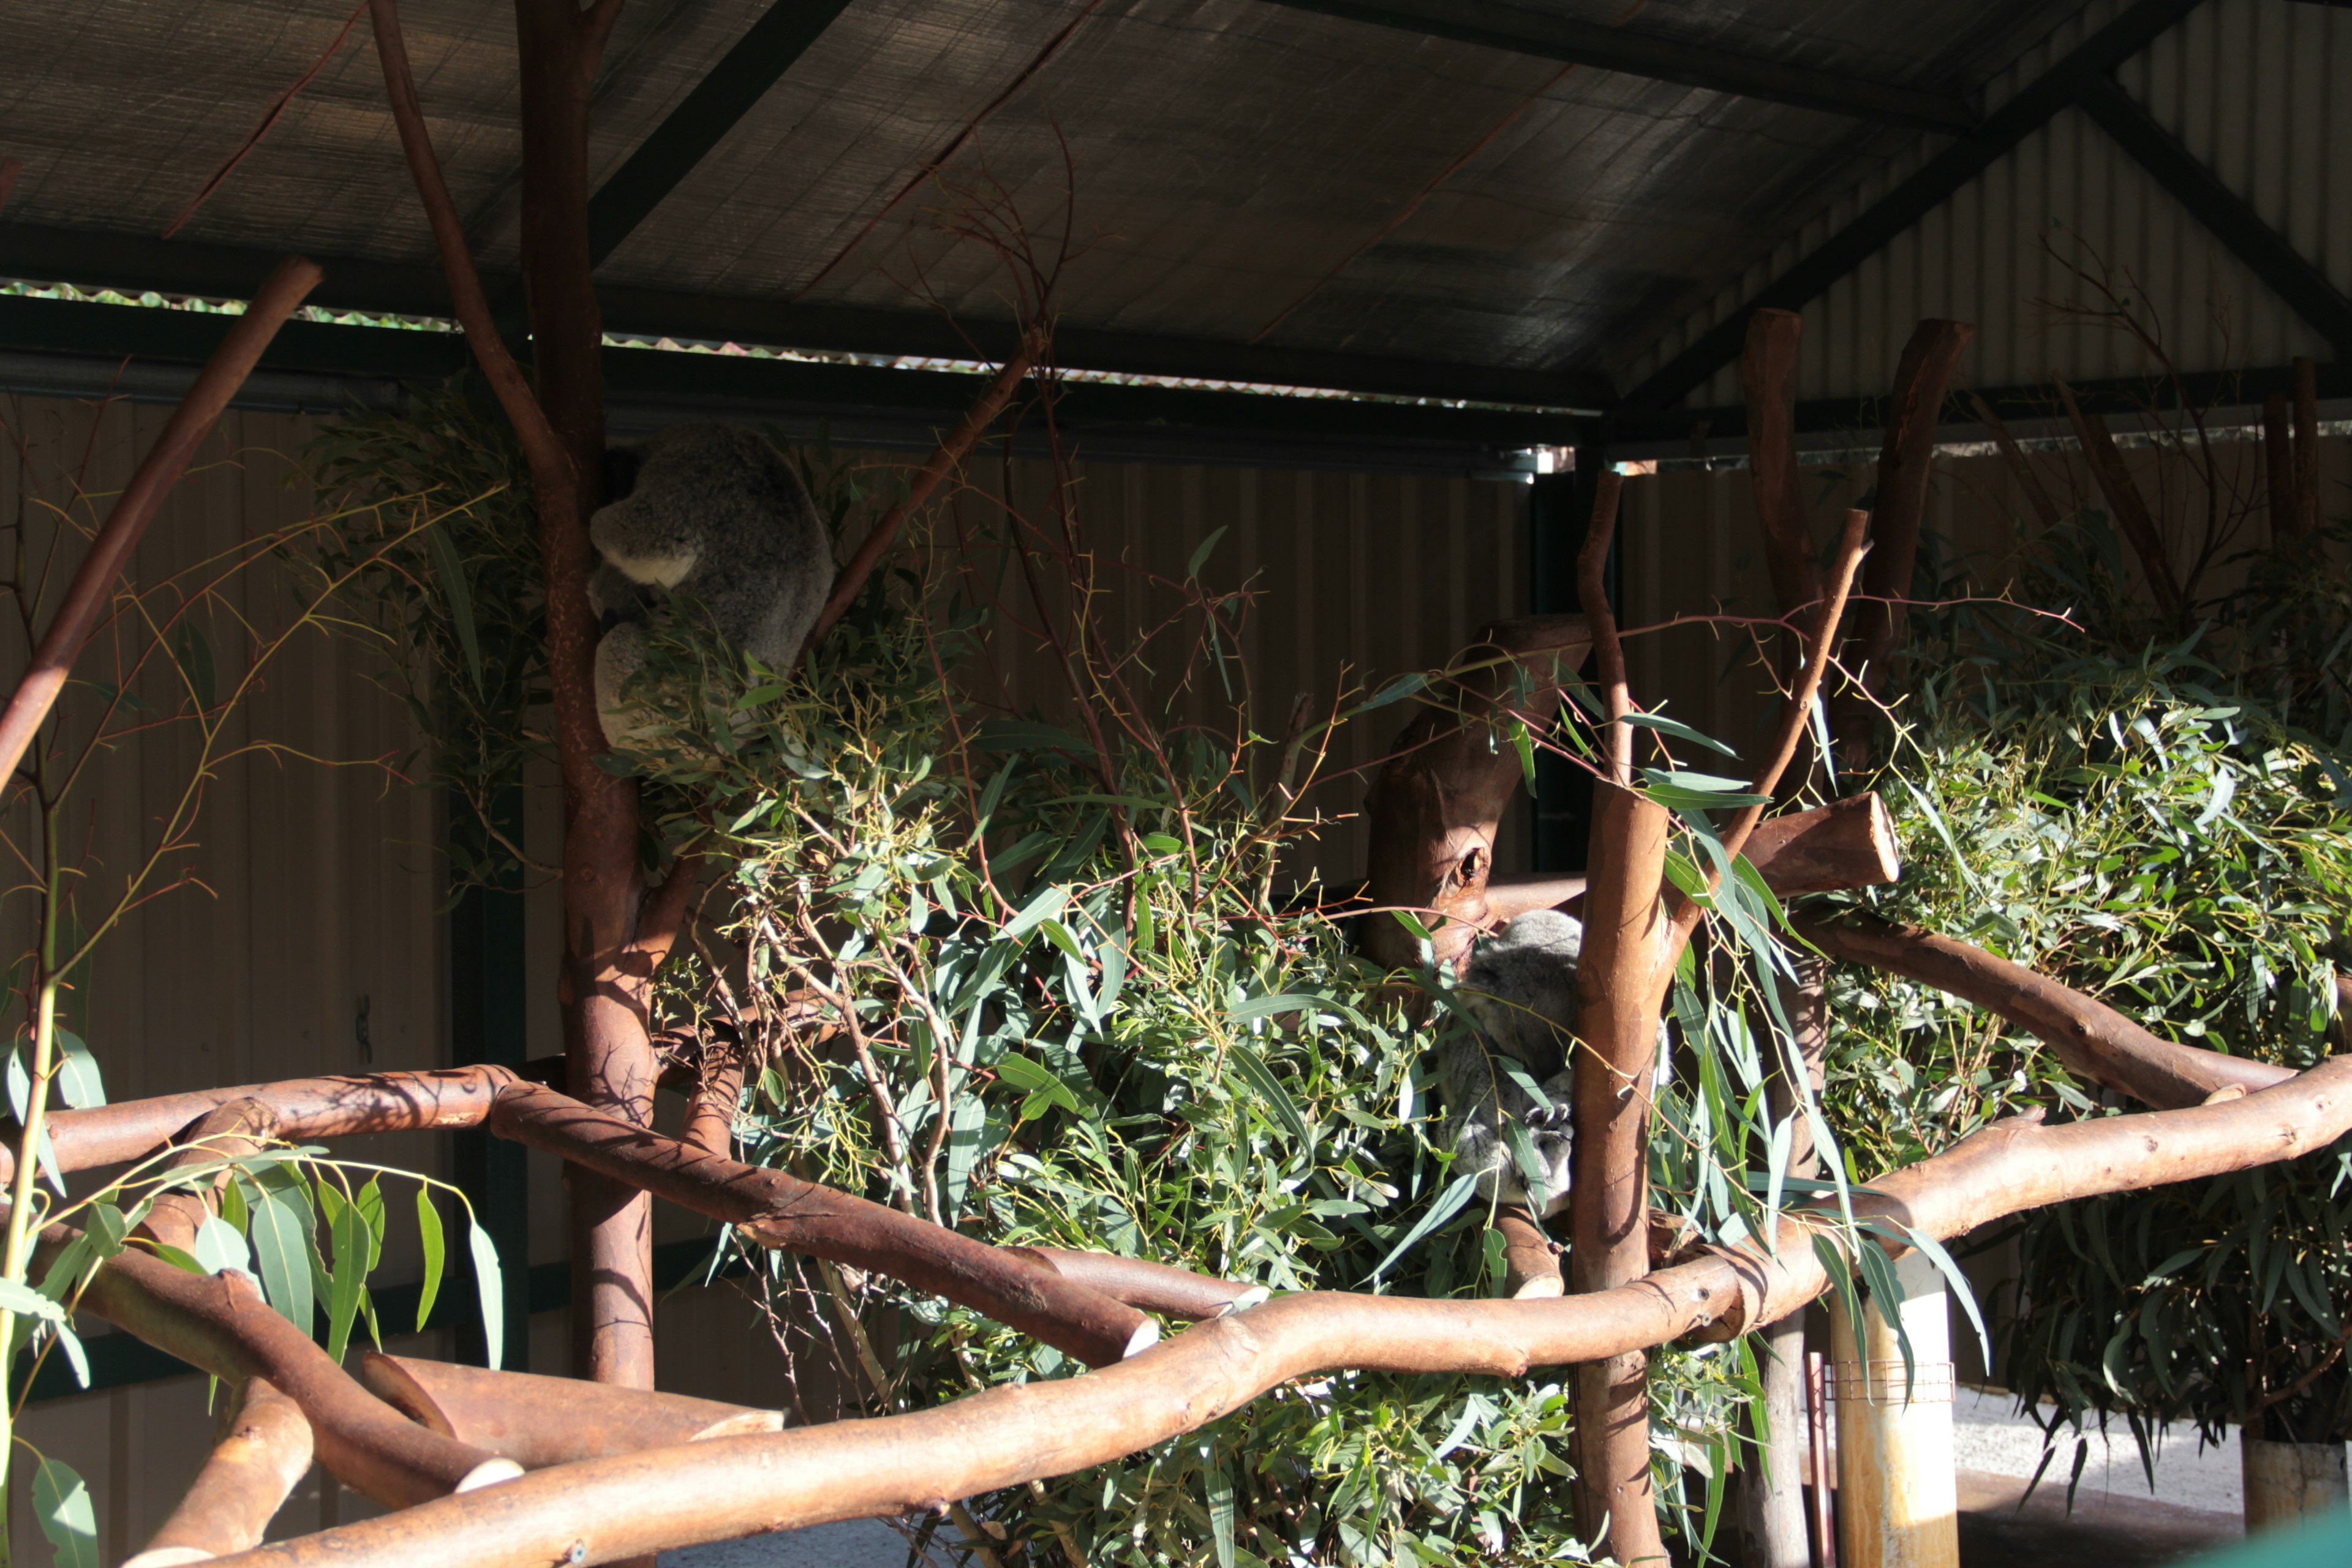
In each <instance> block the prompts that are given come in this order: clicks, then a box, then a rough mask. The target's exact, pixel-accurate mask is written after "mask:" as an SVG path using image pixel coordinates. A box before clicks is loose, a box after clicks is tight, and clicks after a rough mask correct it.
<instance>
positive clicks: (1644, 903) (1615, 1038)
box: [1569, 474, 1674, 1568]
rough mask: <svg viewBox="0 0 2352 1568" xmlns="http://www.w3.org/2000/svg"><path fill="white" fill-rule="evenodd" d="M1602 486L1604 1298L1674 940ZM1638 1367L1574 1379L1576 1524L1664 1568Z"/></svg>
mask: <svg viewBox="0 0 2352 1568" xmlns="http://www.w3.org/2000/svg"><path fill="white" fill-rule="evenodd" d="M1617 489H1618V487H1617V480H1616V476H1614V475H1613V474H1612V475H1609V476H1606V477H1604V478H1603V479H1601V483H1600V486H1599V489H1598V493H1597V495H1596V496H1595V498H1594V500H1593V508H1592V527H1591V530H1590V531H1588V532H1587V533H1586V535H1585V540H1584V552H1583V554H1582V556H1581V558H1580V561H1579V563H1578V575H1579V578H1580V583H1581V585H1582V589H1583V593H1584V600H1585V604H1584V610H1585V616H1586V618H1587V620H1588V621H1589V622H1590V623H1591V628H1592V644H1593V653H1594V655H1595V658H1596V662H1597V666H1598V673H1599V675H1600V678H1601V696H1602V699H1603V700H1604V701H1605V702H1606V704H1607V706H1608V712H1609V716H1610V718H1611V720H1612V723H1611V724H1610V725H1609V726H1608V728H1607V730H1606V731H1604V738H1605V745H1606V754H1607V756H1608V758H1609V761H1608V763H1607V772H1606V773H1605V775H1604V777H1603V778H1602V780H1601V783H1599V784H1596V785H1595V786H1594V788H1593V800H1592V805H1593V811H1592V841H1591V867H1590V869H1589V871H1588V873H1587V875H1588V877H1589V879H1590V880H1589V884H1588V886H1587V887H1586V889H1585V895H1584V956H1583V961H1582V962H1581V963H1580V964H1579V965H1578V966H1577V981H1576V1016H1577V1034H1578V1037H1579V1038H1578V1041H1577V1044H1576V1050H1577V1058H1576V1088H1575V1090H1574V1093H1573V1096H1572V1100H1571V1103H1570V1108H1569V1110H1570V1124H1571V1125H1572V1126H1573V1127H1574V1128H1575V1131H1576V1144H1575V1150H1574V1152H1573V1153H1572V1154H1571V1156H1570V1170H1571V1172H1572V1173H1573V1185H1572V1186H1571V1188H1570V1193H1569V1229H1570V1236H1571V1237H1573V1240H1574V1246H1573V1247H1572V1249H1571V1250H1570V1254H1569V1264H1570V1283H1571V1284H1572V1286H1573V1288H1574V1289H1575V1290H1576V1292H1577V1293H1578V1294H1580V1295H1581V1294H1584V1293H1587V1292H1591V1291H1600V1290H1612V1289H1616V1288H1618V1287H1619V1286H1622V1285H1627V1284H1630V1283H1632V1282H1633V1281H1634V1280H1636V1279H1641V1278H1642V1277H1643V1275H1644V1274H1646V1273H1648V1272H1649V1268H1650V1235H1649V1165H1650V1160H1649V1128H1650V1094H1651V1084H1652V1075H1653V1073H1654V1070H1655V1068H1656V1065H1657V1052H1658V1008H1657V1005H1656V1002H1655V1000H1654V997H1655V981H1656V978H1657V974H1658V972H1659V970H1660V969H1661V967H1662V966H1663V965H1664V962H1665V953H1666V951H1667V942H1669V941H1670V940H1671V939H1672V937H1673V934H1674V927H1673V922H1672V921H1671V920H1670V918H1669V917H1668V915H1667V912H1666V907H1665V901H1664V899H1663V898H1662V897H1661V896H1660V889H1662V888H1663V886H1664V871H1665V858H1666V836H1667V831H1668V828H1669V826H1670V821H1669V818H1668V816H1667V812H1666V808H1665V807H1664V806H1663V805H1658V804H1657V802H1655V801H1654V800H1651V799H1649V798H1647V797H1646V796H1643V795H1636V794H1634V793H1633V787H1632V786H1633V728H1632V726H1630V725H1628V724H1625V723H1623V722H1621V721H1622V719H1623V718H1624V716H1625V715H1626V713H1627V712H1629V711H1630V710H1631V706H1632V699H1631V696H1630V694H1629V693H1628V691H1627V689H1626V684H1625V650H1624V648H1623V647H1622V646H1621V645H1620V644H1619V642H1618V640H1617V619H1616V616H1615V615H1614V614H1613V613H1612V611H1611V608H1610V606H1609V604H1608V602H1607V600H1606V598H1605V597H1604V596H1603V595H1602V593H1601V563H1602V562H1603V561H1604V560H1605V559H1606V558H1607V556H1608V553H1609V542H1610V538H1611V536H1612V535H1613V534H1614V533H1615V532H1616V529H1617ZM1649 1374H1650V1358H1649V1355H1648V1353H1647V1352H1643V1351H1627V1352H1622V1353H1621V1354H1617V1355H1612V1356H1605V1357H1601V1358H1598V1359H1595V1360H1593V1361H1590V1362H1587V1363H1584V1364H1583V1365H1581V1366H1579V1367H1578V1368H1577V1369H1576V1465H1577V1478H1576V1482H1577V1513H1578V1517H1579V1519H1580V1521H1581V1523H1582V1527H1583V1529H1584V1530H1585V1531H1587V1532H1588V1533H1589V1534H1597V1533H1598V1532H1599V1531H1600V1526H1601V1521H1603V1520H1606V1521H1608V1526H1609V1528H1608V1542H1607V1550H1608V1552H1609V1554H1610V1555H1611V1556H1612V1557H1615V1558H1616V1559H1617V1560H1618V1561H1619V1562H1620V1563H1625V1564H1627V1565H1628V1568H1633V1565H1636V1564H1640V1563H1664V1561H1665V1543H1664V1539H1663V1538H1662V1537H1661V1536H1660V1535H1659V1533H1658V1511H1657V1501H1656V1499H1655V1498H1654V1495H1653V1494H1652V1491H1651V1488H1650V1393H1649Z"/></svg>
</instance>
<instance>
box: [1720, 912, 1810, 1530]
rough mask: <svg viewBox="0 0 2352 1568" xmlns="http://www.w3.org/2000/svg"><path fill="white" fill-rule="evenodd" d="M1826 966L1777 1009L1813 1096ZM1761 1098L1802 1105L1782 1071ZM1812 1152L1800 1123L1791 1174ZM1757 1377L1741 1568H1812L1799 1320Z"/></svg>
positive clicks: (1772, 1347) (1758, 1347)
mask: <svg viewBox="0 0 2352 1568" xmlns="http://www.w3.org/2000/svg"><path fill="white" fill-rule="evenodd" d="M1828 986H1829V965H1828V963H1825V962H1824V961H1822V960H1821V959H1818V958H1805V959H1800V960H1799V961H1798V963H1797V984H1793V985H1791V984H1782V986H1781V988H1780V997H1781V1004H1782V1005H1783V1006H1784V1007H1786V1008H1787V1009H1788V1012H1789V1020H1790V1023H1791V1024H1792V1025H1794V1026H1795V1028H1796V1040H1795V1042H1794V1044H1795V1047H1796V1056H1797V1059H1798V1062H1799V1063H1800V1064H1801V1067H1800V1070H1801V1071H1802V1072H1803V1073H1804V1075H1805V1078H1806V1080H1807V1081H1808V1082H1809V1083H1810V1084H1811V1086H1812V1089H1813V1092H1814V1093H1815V1094H1816V1095H1819V1094H1820V1092H1821V1089H1822V1053H1823V1050H1824V1048H1825V1047H1827V1045H1828V1043H1829V992H1828ZM1765 1093H1766V1096H1767V1099H1768V1101H1769V1104H1770V1106H1771V1110H1772V1119H1773V1120H1774V1121H1784V1120H1786V1119H1787V1118H1788V1117H1789V1116H1790V1115H1791V1114H1793V1113H1795V1112H1796V1111H1797V1110H1799V1108H1800V1107H1801V1105H1802V1104H1803V1100H1802V1098H1801V1096H1800V1095H1799V1094H1798V1092H1797V1088H1796V1085H1795V1084H1794V1083H1793V1082H1792V1081H1791V1080H1790V1077H1789V1075H1788V1073H1787V1072H1786V1071H1779V1072H1775V1073H1774V1074H1773V1075H1772V1076H1771V1077H1770V1078H1769V1079H1767V1080H1766V1082H1765ZM1821 1164H1822V1162H1821V1156H1820V1155H1819V1154H1818V1153H1817V1152H1815V1150H1814V1148H1813V1132H1812V1128H1811V1125H1810V1124H1809V1123H1808V1122H1806V1121H1804V1120H1803V1119H1802V1118H1801V1117H1800V1118H1799V1120H1798V1121H1797V1123H1796V1126H1795V1130H1794V1135H1793V1137H1792V1138H1791V1139H1790V1155H1789V1173H1790V1175H1792V1176H1805V1177H1811V1176H1812V1175H1814V1174H1816V1173H1818V1172H1819V1171H1820V1170H1821ZM1753 1348H1754V1350H1755V1352H1756V1362H1757V1372H1758V1374H1759V1377H1760V1378H1761V1380H1762V1382H1763V1384H1764V1399H1763V1409H1762V1412H1761V1415H1762V1418H1763V1419H1762V1425H1763V1427H1764V1430H1763V1431H1762V1432H1760V1433H1759V1434H1757V1457H1758V1459H1759V1461H1760V1463H1759V1464H1757V1465H1754V1466H1751V1467H1750V1468H1748V1471H1747V1472H1746V1473H1745V1474H1744V1475H1743V1476H1742V1478H1741V1479H1742V1481H1743V1482H1744V1485H1743V1487H1742V1489H1741V1492H1740V1510H1739V1527H1740V1534H1741V1537H1742V1541H1741V1544H1742V1546H1743V1547H1744V1548H1745V1551H1744V1552H1743V1555H1742V1557H1741V1561H1742V1562H1743V1563H1745V1564H1746V1568H1810V1564H1811V1562H1812V1552H1811V1548H1810V1545H1809V1543H1808V1542H1807V1539H1806V1531H1805V1494H1804V1489H1803V1488H1802V1487H1801V1486H1800V1485H1799V1484H1798V1478H1799V1476H1801V1474H1802V1473H1803V1470H1804V1462H1805V1445H1806V1437H1807V1421H1806V1416H1807V1411H1806V1398H1805V1315H1804V1314H1803V1313H1802V1312H1792V1313H1790V1315H1789V1316H1787V1317H1785V1318H1783V1319H1781V1320H1780V1321H1779V1322H1777V1323H1773V1324H1771V1325H1769V1327H1767V1328H1765V1329H1764V1330H1763V1331H1761V1332H1759V1334H1758V1335H1757V1336H1756V1338H1755V1341H1754V1345H1753Z"/></svg>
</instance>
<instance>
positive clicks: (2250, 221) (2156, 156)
mask: <svg viewBox="0 0 2352 1568" xmlns="http://www.w3.org/2000/svg"><path fill="white" fill-rule="evenodd" d="M2083 110H2084V113H2086V114H2088V115H2089V116H2090V117H2091V118H2092V119H2093V120H2095V121H2098V124H2099V129H2100V130H2102V131H2105V132H2106V133H2107V134H2108V135H2109V136H2112V137H2114V138H2115V139H2116V142H2117V143H2119V144H2120V145H2121V146H2122V148H2123V150H2124V151H2125V152H2126V153H2130V154H2131V156H2132V161H2133V162H2134V163H2137V164H2138V165H2139V166H2140V167H2141V168H2143V169H2145V170H2147V172H2148V174H2150V175H2152V176H2153V177H2154V178H2155V180H2156V182H2157V184H2160V185H2162V186H2163V187H2164V188H2165V189H2166V190H2168V191H2169V192H2171V193H2172V195H2173V198H2174V199H2175V200H2176V201H2178V202H2179V203H2180V205H2182V206H2185V207H2187V208H2188V209H2189V213H2190V215H2191V216H2194V217H2195V218H2196V219H2197V221H2198V222H2199V223H2201V224H2203V225H2204V226H2205V227H2206V228H2207V229H2208V230H2210V232H2211V233H2212V236H2213V237H2214V238H2216V239H2218V240H2220V241H2221V243H2222V244H2223V245H2225V246H2227V247H2229V249H2230V253H2231V255H2233V256H2235V257H2236V258H2238V259H2239V260H2241V261H2242V262H2244V263H2245V264H2246V268H2247V270H2248V271H2250V272H2252V274H2253V275H2254V276H2255V277H2257V278H2259V279H2262V280H2263V287H2265V288H2267V289H2270V291H2271V292H2272V293H2273V294H2276V295H2277V296H2278V297H2279V298H2280V299H2282V300H2285V301H2286V302H2287V304H2288V305H2289V306H2291V307H2293V308H2294V313H2295V314H2296V315H2298V316H2301V317H2302V318H2303V319H2304V320H2305V321H2306V322H2308V323H2309V324H2310V325H2311V327H2312V329H2313V330H2314V331H2316V332H2318V333H2319V335H2320V336H2321V337H2323V338H2326V340H2327V342H2328V345H2329V346H2330V347H2332V348H2333V349H2335V351H2336V358H2337V359H2339V360H2352V300H2347V299H2346V298H2345V297H2344V295H2343V293H2342V292H2341V291H2340V290H2339V289H2337V288H2336V285H2335V284H2334V283H2333V282H2331V281H2330V280H2329V279H2328V277H2327V274H2326V273H2325V272H2322V271H2321V270H2320V269H2319V268H2317V267H2315V266H2314V265H2313V264H2312V263H2311V260H2310V259H2309V258H2307V257H2305V255H2304V254H2303V253H2302V252H2301V251H2299V250H2297V249H2295V247H2294V246H2292V245H2290V244H2288V243H2287V241H2286V237H2284V235H2282V234H2280V233H2279V232H2278V231H2277V230H2276V229H2274V228H2273V227H2271V226H2270V225H2268V224H2266V223H2264V222H2263V217H2262V215H2261V214H2260V213H2258V212H2256V211H2254V209H2253V207H2252V205H2250V204H2249V203H2248V202H2247V201H2246V199H2245V198H2244V197H2242V196H2241V195H2238V193H2237V192H2235V191H2233V190H2231V188H2230V187H2229V186H2227V185H2225V184H2222V183H2221V176H2220V175H2218V174H2214V173H2213V171H2212V170H2211V169H2210V168H2208V167H2206V166H2205V164H2204V163H2203V162H2202V161H2201V160H2200V159H2199V158H2198V156H2197V155H2196V154H2195V153H2191V152H2190V151H2189V149H2188V148H2187V147H2185V146H2183V145H2181V143H2180V140H2179V138H2178V137H2176V136H2174V135H2173V134H2172V132H2169V131H2167V130H2166V129H2165V128H2164V127H2163V126H2162V125H2160V124H2158V122H2157V119H2156V116H2154V115H2152V114H2150V113H2149V112H2148V111H2147V110H2146V109H2145V108H2143V107H2141V105H2140V104H2139V102H2138V101H2137V100H2136V99H2134V98H2133V97H2132V96H2131V94H2129V93H2128V92H2126V91H2125V90H2124V89H2123V85H2122V84H2121V83H2120V82H2118V81H2116V79H2115V78H2113V77H2111V76H2100V77H2096V78H2094V79H2092V80H2091V82H2090V83H2089V84H2088V85H2087V86H2086V87H2085V88H2084V92H2083Z"/></svg>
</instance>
